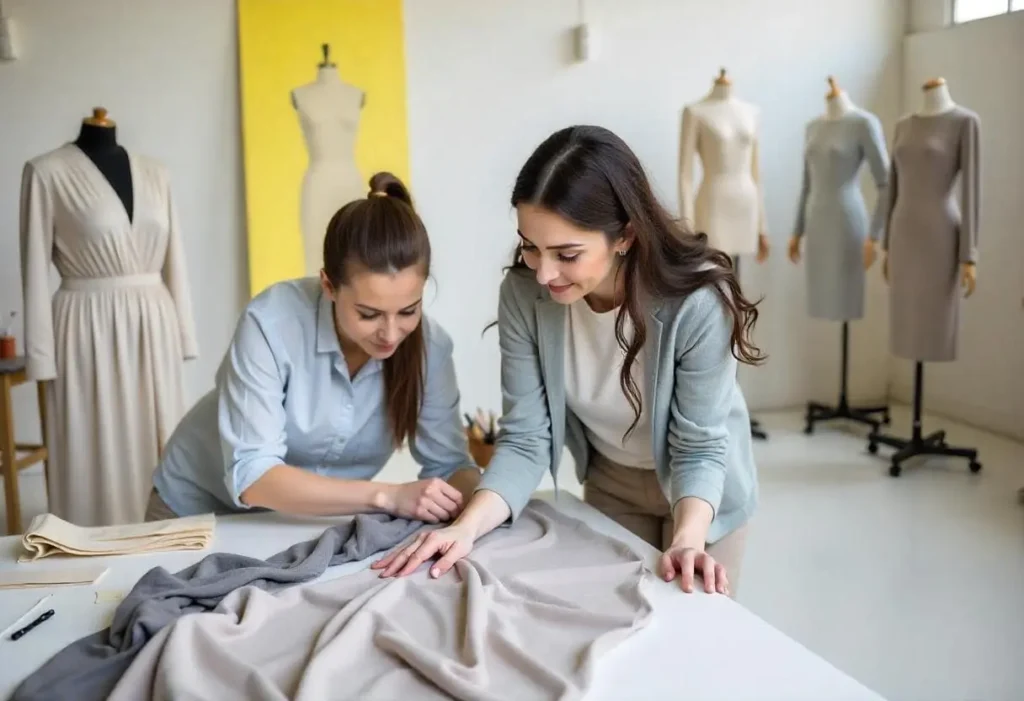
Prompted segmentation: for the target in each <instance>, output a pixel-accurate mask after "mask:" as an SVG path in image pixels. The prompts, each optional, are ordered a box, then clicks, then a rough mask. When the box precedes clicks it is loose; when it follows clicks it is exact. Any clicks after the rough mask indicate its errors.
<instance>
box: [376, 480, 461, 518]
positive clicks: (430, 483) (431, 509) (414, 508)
mask: <svg viewBox="0 0 1024 701" xmlns="http://www.w3.org/2000/svg"><path fill="white" fill-rule="evenodd" d="M463 500H464V497H463V496H462V492H460V491H459V490H458V488H456V487H453V486H452V485H450V484H448V483H447V482H445V481H444V480H443V479H439V478H436V477H433V478H430V479H424V480H418V481H416V482H409V483H407V484H395V485H390V486H389V489H388V493H387V496H386V499H385V504H384V510H385V511H387V512H388V513H390V514H392V515H394V516H398V517H399V518H407V519H413V520H416V521H425V522H426V523H440V522H442V521H451V520H452V519H454V518H455V517H456V516H458V515H459V512H460V511H462V504H463Z"/></svg>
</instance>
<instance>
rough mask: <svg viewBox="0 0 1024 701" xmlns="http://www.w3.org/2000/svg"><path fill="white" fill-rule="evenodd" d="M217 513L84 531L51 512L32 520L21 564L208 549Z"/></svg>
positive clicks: (100, 527)
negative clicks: (65, 557) (58, 557)
mask: <svg viewBox="0 0 1024 701" xmlns="http://www.w3.org/2000/svg"><path fill="white" fill-rule="evenodd" d="M215 523H216V521H215V518H214V516H213V514H203V515H199V516H189V517H187V518H176V519H169V520H166V521H152V522H149V523H133V524H130V525H125V526H98V527H92V528H83V527H82V526H76V525H75V524H73V523H68V522H67V521H65V520H63V519H61V518H58V517H57V516H55V515H53V514H50V513H47V514H40V515H38V516H36V517H35V518H34V519H32V524H31V525H30V526H29V528H28V530H27V531H26V532H25V534H24V535H23V536H22V538H21V545H22V548H24V552H23V553H21V554H20V555H19V557H18V561H19V562H31V561H32V560H38V559H41V558H44V557H50V556H51V555H71V556H77V557H105V556H110V555H138V554H140V553H151V552H159V551H164V550H205V549H206V548H208V547H210V544H211V543H212V542H213V532H214V526H215Z"/></svg>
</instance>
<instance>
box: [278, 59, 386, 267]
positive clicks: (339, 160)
mask: <svg viewBox="0 0 1024 701" xmlns="http://www.w3.org/2000/svg"><path fill="white" fill-rule="evenodd" d="M328 50H329V49H328V47H327V45H326V44H325V45H324V47H323V51H324V60H323V62H322V63H321V64H320V65H319V67H318V71H317V77H316V80H314V81H313V82H311V83H307V84H306V85H302V86H300V87H298V88H296V89H295V90H293V91H292V104H293V105H294V106H295V109H296V111H297V112H298V116H299V123H300V125H301V127H302V134H303V136H304V137H305V141H306V149H307V151H308V153H309V166H308V167H307V169H306V173H305V176H304V177H303V180H302V197H301V205H300V216H301V222H302V238H303V260H304V263H305V265H304V268H305V270H304V274H305V275H306V276H309V277H315V276H317V275H319V274H320V268H321V267H322V264H323V241H324V234H325V233H326V232H327V225H328V224H329V223H330V221H331V218H332V217H333V216H334V214H335V213H336V212H337V211H338V210H339V209H341V207H342V206H344V205H345V204H347V203H349V202H351V201H352V200H355V199H359V198H361V197H364V196H366V191H367V185H366V182H365V181H364V179H363V177H362V175H361V174H360V172H359V168H358V166H357V165H356V159H355V141H356V135H357V133H358V130H359V117H360V112H361V110H362V106H363V104H364V102H365V98H364V95H363V92H362V91H361V90H360V89H359V88H357V87H355V86H353V85H349V84H348V83H346V82H344V81H343V80H342V79H341V76H339V75H338V70H337V68H336V67H335V65H334V64H333V63H331V62H330V61H329V60H328V57H327V54H328Z"/></svg>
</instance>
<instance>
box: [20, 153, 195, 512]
mask: <svg viewBox="0 0 1024 701" xmlns="http://www.w3.org/2000/svg"><path fill="white" fill-rule="evenodd" d="M129 160H130V164H131V176H132V186H133V193H134V195H133V196H134V207H133V210H134V211H133V215H132V217H131V219H129V216H128V212H127V211H126V210H125V207H124V205H123V204H122V202H121V200H120V198H119V197H118V196H117V193H116V192H115V190H114V189H113V187H112V186H111V185H110V183H109V182H108V181H107V179H106V178H105V177H104V176H103V174H102V173H101V172H100V170H99V169H98V168H97V167H96V165H95V164H94V163H93V162H92V161H91V160H90V159H89V157H88V156H87V155H86V154H85V153H83V152H82V151H81V150H80V149H79V148H78V147H77V146H74V145H73V144H67V145H64V146H62V147H60V148H58V149H56V150H54V151H51V152H50V153H47V154H44V155H42V156H38V157H36V158H34V159H32V160H31V161H29V162H28V163H26V164H25V167H24V171H23V176H22V192H21V217H20V220H21V265H22V282H23V285H24V303H25V349H26V356H27V362H28V373H29V375H30V377H32V378H33V379H35V380H52V381H51V382H49V383H48V386H47V389H48V401H49V416H48V426H47V437H48V440H49V444H50V466H49V472H48V475H47V477H48V486H49V511H50V512H51V513H53V514H55V515H56V516H59V517H60V518H62V519H64V520H66V521H70V522H71V523H74V524H77V525H80V526H102V525H111V524H122V523H130V522H138V521H142V520H143V512H144V509H145V505H146V498H147V496H148V495H149V491H150V488H151V486H152V472H153V469H154V468H155V466H156V464H157V461H158V459H159V454H160V450H161V448H162V446H163V444H164V442H165V441H166V440H167V438H168V437H169V436H170V433H171V431H172V430H173V429H174V427H175V425H176V424H177V422H178V420H179V419H180V418H181V416H182V415H183V414H184V410H185V406H184V394H183V389H182V361H183V360H184V359H187V358H194V357H195V356H196V355H197V347H196V340H195V329H194V322H193V319H192V308H191V302H190V299H189V288H188V278H187V274H186V265H185V255H184V251H183V249H182V243H181V238H180V234H179V231H178V218H177V215H176V212H175V207H174V203H173V201H172V198H171V193H170V185H169V178H168V175H167V172H166V170H165V168H164V167H163V166H162V165H160V164H159V163H157V162H155V161H153V160H151V159H148V158H144V157H139V156H130V158H129ZM51 262H52V263H53V264H54V265H55V266H56V268H57V272H58V273H60V277H61V285H60V288H59V289H58V290H57V292H56V294H55V295H53V296H52V297H51V292H50V286H49V274H50V264H51Z"/></svg>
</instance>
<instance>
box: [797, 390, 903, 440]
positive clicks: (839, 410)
mask: <svg viewBox="0 0 1024 701" xmlns="http://www.w3.org/2000/svg"><path fill="white" fill-rule="evenodd" d="M875 414H881V415H882V417H881V418H877V417H876V416H875ZM835 419H845V420H848V421H856V422H858V423H862V424H865V425H867V426H870V427H871V430H872V431H873V432H874V431H878V429H879V427H880V426H881V425H882V424H885V425H886V426H888V425H889V423H890V421H891V419H890V418H889V407H887V406H877V407H876V406H871V407H852V406H850V405H849V404H848V403H847V402H846V399H845V397H844V398H843V399H841V400H840V402H839V404H838V405H837V406H828V405H826V404H819V403H818V402H808V403H807V413H805V414H804V422H805V423H804V433H806V434H808V435H810V434H811V433H814V424H816V423H818V422H819V421H833V420H835Z"/></svg>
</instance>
